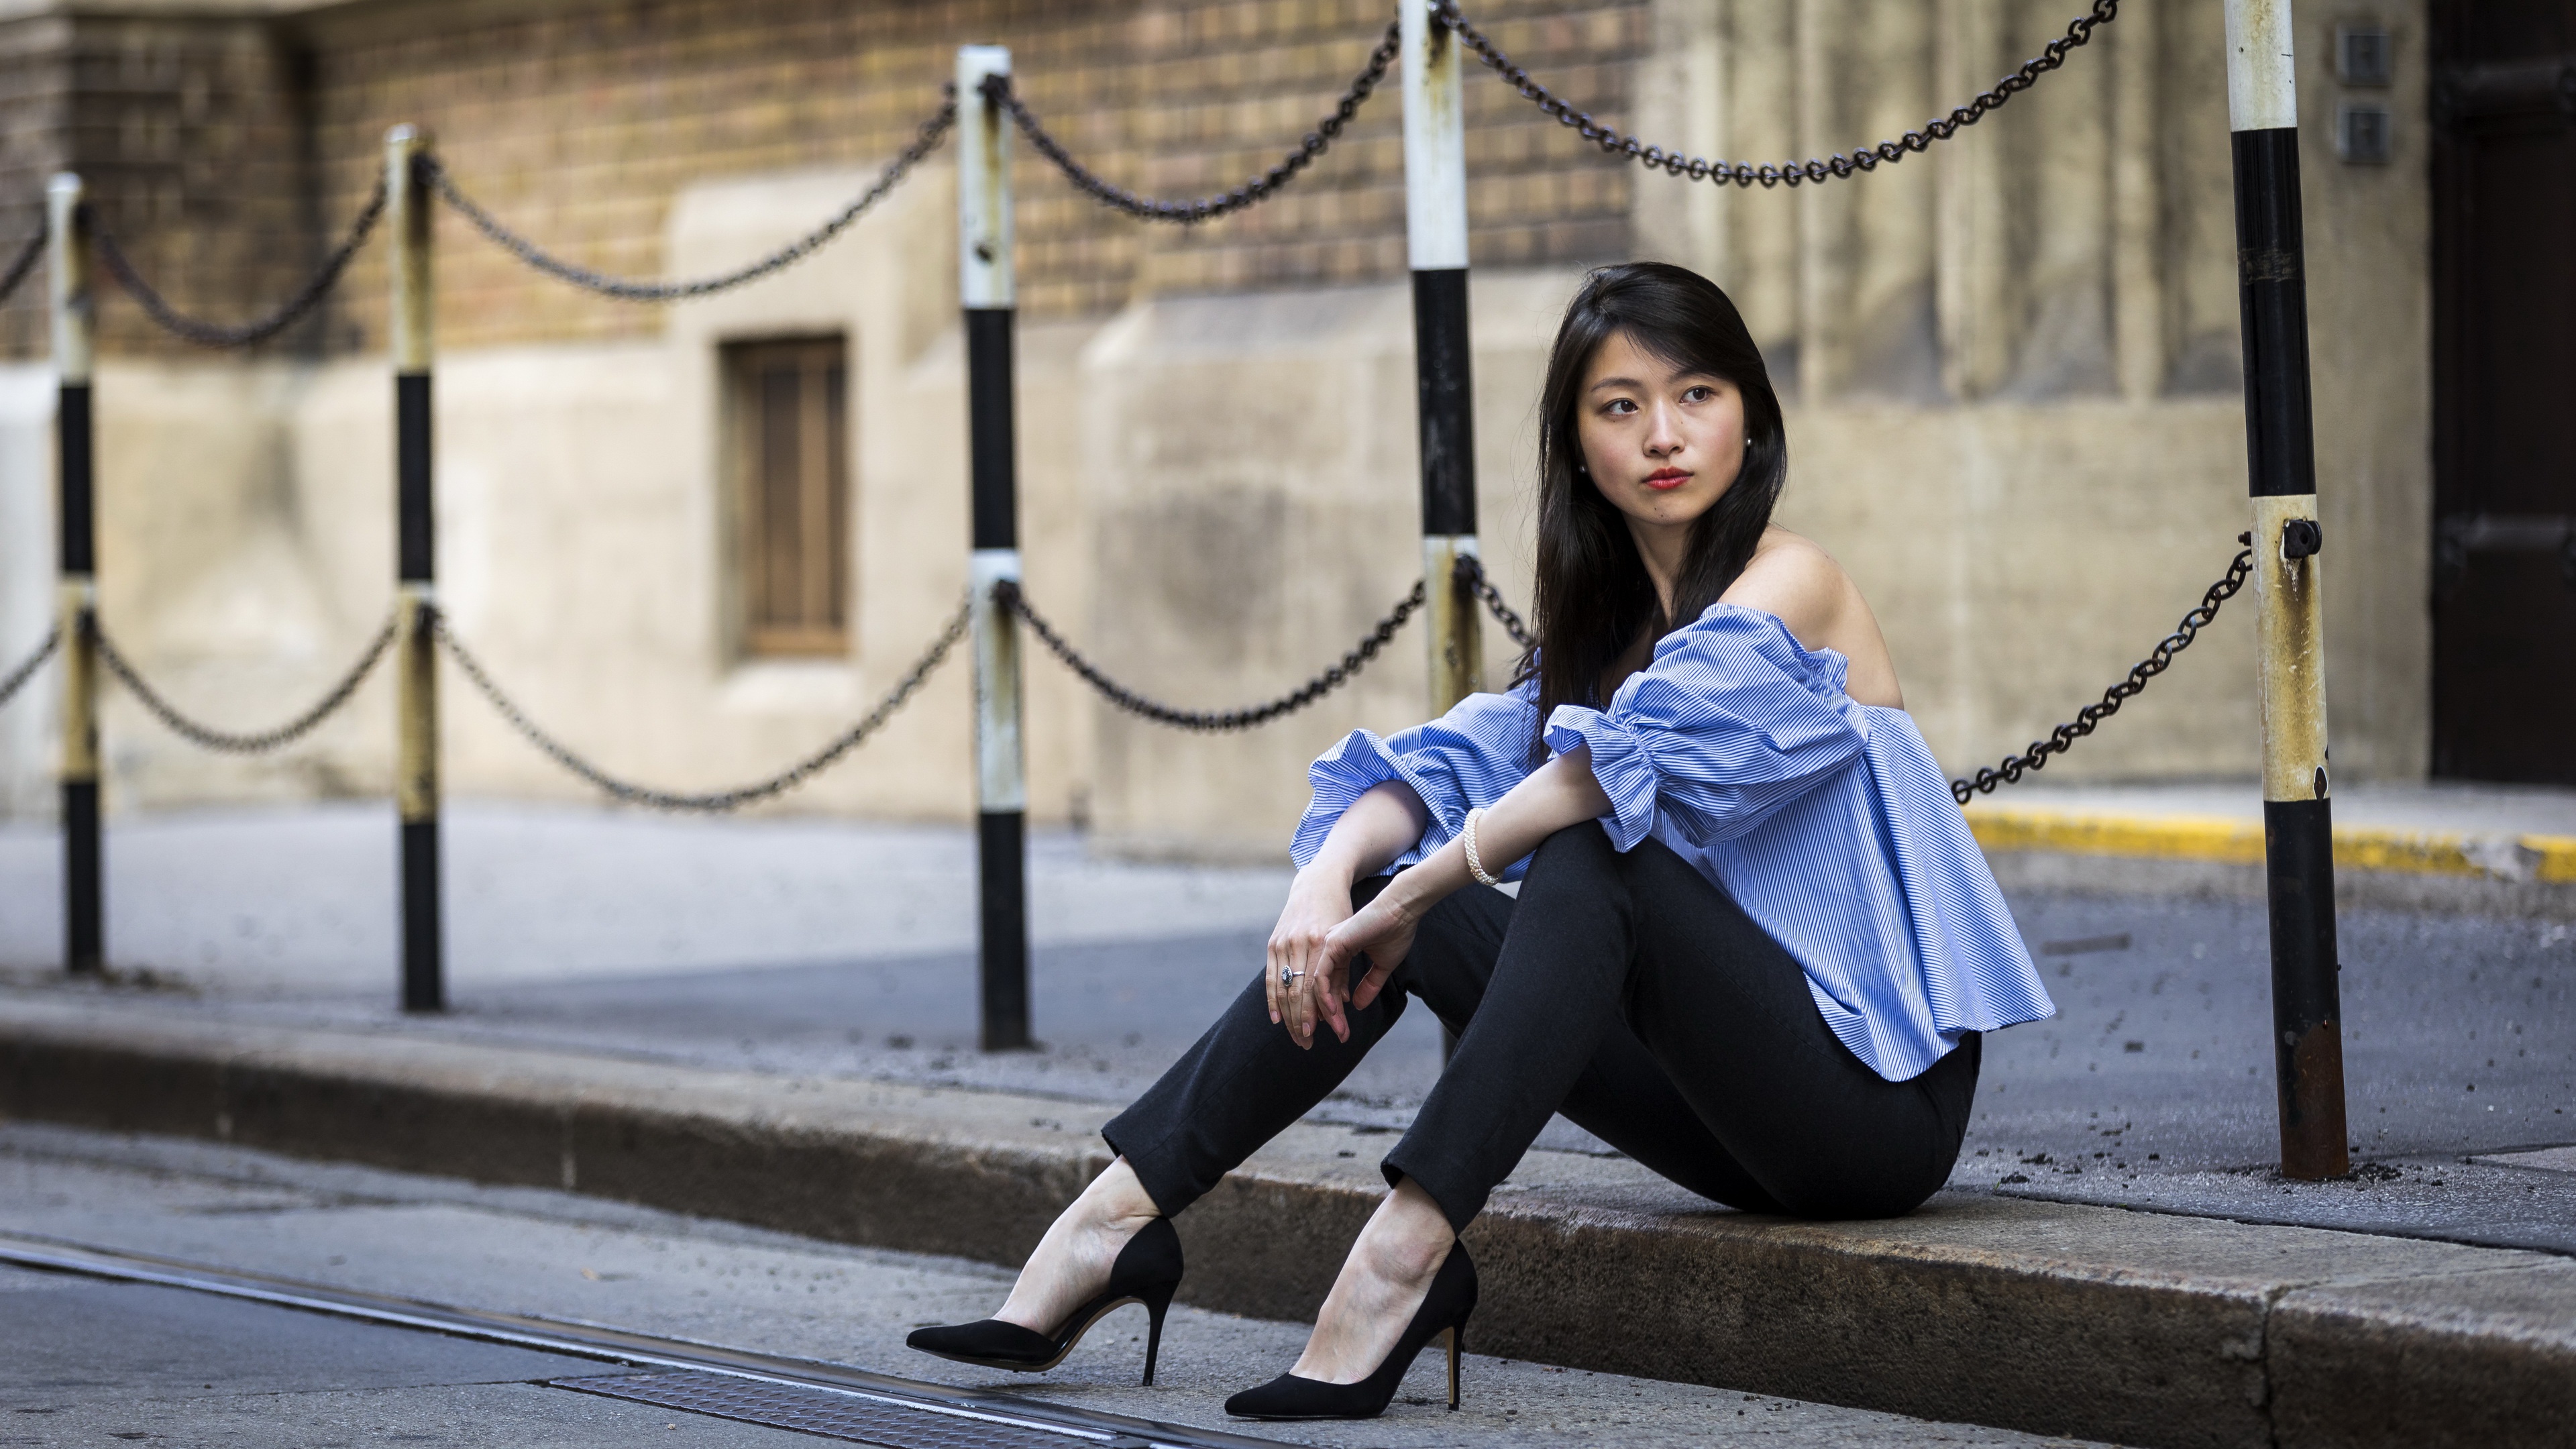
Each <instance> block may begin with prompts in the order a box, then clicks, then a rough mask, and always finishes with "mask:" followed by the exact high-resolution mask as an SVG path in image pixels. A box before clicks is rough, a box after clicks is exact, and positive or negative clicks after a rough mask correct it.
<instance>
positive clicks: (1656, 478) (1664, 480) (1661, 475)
mask: <svg viewBox="0 0 2576 1449" xmlns="http://www.w3.org/2000/svg"><path fill="white" fill-rule="evenodd" d="M1690 480H1691V475H1689V474H1688V473H1685V472H1683V471H1682V470H1681V469H1679V468H1657V469H1656V470H1655V471H1654V472H1652V473H1649V474H1647V475H1646V486H1647V487H1649V488H1652V489H1654V490H1655V491H1656V492H1658V493H1670V492H1671V491H1673V490H1674V489H1676V488H1679V487H1680V486H1682V485H1683V484H1685V483H1688V482H1689V481H1690Z"/></svg>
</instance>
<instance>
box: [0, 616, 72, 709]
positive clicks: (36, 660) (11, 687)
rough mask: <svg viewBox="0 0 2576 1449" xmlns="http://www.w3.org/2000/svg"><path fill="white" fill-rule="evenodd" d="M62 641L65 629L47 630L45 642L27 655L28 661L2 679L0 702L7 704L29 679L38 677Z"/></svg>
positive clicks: (24, 686) (0, 682) (0, 683)
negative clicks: (39, 671) (37, 672)
mask: <svg viewBox="0 0 2576 1449" xmlns="http://www.w3.org/2000/svg"><path fill="white" fill-rule="evenodd" d="M62 643H63V631H62V630H61V629H60V628H59V627H56V628H52V629H48V630H46V631H45V642H44V643H42V644H39V645H37V646H36V652H35V653H33V654H30V655H28V656H27V662H25V663H24V664H21V665H19V666H18V667H17V668H15V669H12V670H10V671H9V677H8V678H6V679H0V704H7V703H8V702H9V701H10V700H11V699H13V698H15V697H16V696H17V693H18V691H19V690H22V689H24V688H26V687H27V681H28V680H30V679H33V678H35V677H36V670H37V669H38V668H39V667H40V666H42V665H43V664H44V662H45V661H46V660H48V659H51V658H53V657H54V651H55V650H56V649H59V648H61V647H62Z"/></svg>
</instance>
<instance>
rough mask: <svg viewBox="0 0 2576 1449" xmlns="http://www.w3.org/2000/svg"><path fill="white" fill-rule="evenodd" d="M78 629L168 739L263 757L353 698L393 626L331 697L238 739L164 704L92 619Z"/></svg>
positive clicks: (389, 643) (391, 636)
mask: <svg viewBox="0 0 2576 1449" xmlns="http://www.w3.org/2000/svg"><path fill="white" fill-rule="evenodd" d="M82 627H84V628H86V629H87V630H88V631H89V636H90V639H91V641H92V642H93V643H95V644H97V645H98V657H99V661H100V662H101V663H103V664H105V665H106V666H107V672H108V673H110V674H113V675H115V676H116V678H117V682H118V683H120V684H123V685H124V686H125V687H126V688H127V689H128V690H129V691H131V692H132V693H133V695H134V697H135V698H136V699H137V700H140V701H141V702H142V704H143V707H144V708H145V709H147V710H149V711H151V712H152V717H153V718H154V719H157V720H159V721H161V723H163V724H165V725H168V726H169V727H170V729H171V731H172V732H173V733H175V734H177V735H178V736H179V737H180V738H182V739H184V740H187V741H188V742H189V743H191V744H195V745H202V746H204V747H205V748H207V749H210V750H215V751H218V752H220V753H222V754H227V755H257V754H264V753H266V752H268V751H270V750H274V749H278V748H280V747H282V746H285V745H290V744H293V743H294V742H295V741H297V740H299V739H302V738H303V737H304V736H306V735H308V734H311V733H312V732H313V730H314V727H315V726H317V725H319V724H321V723H322V721H324V720H326V719H328V718H330V717H331V715H332V713H333V712H334V711H335V710H337V709H339V707H340V706H342V705H344V704H347V703H348V702H349V696H351V695H353V694H355V693H357V692H358V685H359V684H360V683H361V682H363V681H364V680H365V679H366V677H367V675H368V674H369V673H370V672H371V671H373V670H374V669H375V667H376V661H377V660H379V659H382V658H384V657H385V651H386V650H387V649H390V648H392V647H393V642H394V621H393V620H392V619H390V618H388V619H387V620H385V626H384V627H383V628H381V629H379V630H377V631H376V637H375V639H374V640H373V641H372V642H370V643H369V644H368V645H367V652H365V653H364V654H361V655H359V656H358V662H357V663H356V664H354V665H352V666H350V668H349V672H348V673H347V674H345V675H342V676H341V677H340V682H339V683H337V684H335V685H333V686H331V689H330V692H329V693H327V694H325V695H323V696H322V699H321V702H320V703H318V704H315V705H314V706H313V707H312V708H311V709H308V710H306V711H305V712H304V713H302V714H299V715H297V716H296V717H295V718H293V719H291V720H288V721H287V722H286V723H284V724H282V725H279V726H278V727H277V728H275V729H270V730H259V731H256V732H252V733H241V734H237V733H234V732H233V731H231V730H221V729H217V728H215V727H214V726H212V725H208V724H200V723H199V722H197V721H196V720H192V719H190V718H188V717H187V716H186V715H183V714H181V713H180V712H179V709H178V706H176V705H174V704H172V703H170V701H169V700H167V699H164V698H163V697H162V696H161V692H160V691H159V690H156V689H154V688H153V687H152V686H151V685H149V684H147V683H145V682H144V679H143V676H142V674H141V673H139V672H138V671H137V670H136V669H135V667H134V665H133V662H132V661H130V660H128V659H127V658H126V657H125V654H124V651H122V650H120V649H118V648H117V647H116V644H115V642H114V641H112V640H110V639H109V638H108V636H107V631H106V630H105V629H103V628H101V627H99V623H98V619H97V616H96V615H91V616H88V617H87V618H85V619H84V620H83V621H82Z"/></svg>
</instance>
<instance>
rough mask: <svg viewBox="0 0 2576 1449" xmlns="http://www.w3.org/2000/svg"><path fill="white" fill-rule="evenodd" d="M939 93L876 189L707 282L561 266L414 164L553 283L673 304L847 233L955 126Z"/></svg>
mask: <svg viewBox="0 0 2576 1449" xmlns="http://www.w3.org/2000/svg"><path fill="white" fill-rule="evenodd" d="M942 94H943V95H945V97H946V99H945V100H944V101H942V102H941V104H940V107H939V109H938V110H937V111H936V112H934V113H933V114H932V115H931V117H930V119H929V120H927V121H924V122H922V123H921V130H920V132H919V134H917V135H915V136H914V137H913V140H912V144H911V145H909V146H906V147H904V148H903V151H902V153H901V154H900V155H898V156H896V157H895V158H894V160H892V161H891V162H888V163H887V164H886V168H885V170H884V171H882V172H879V173H878V175H877V179H876V184H875V185H873V186H870V187H869V188H868V189H867V190H866V191H863V192H861V193H860V194H859V197H858V199H857V200H855V201H853V202H851V203H850V204H849V205H847V206H844V207H842V208H841V209H840V211H839V212H838V213H836V214H835V215H834V216H833V217H832V218H831V219H830V220H829V221H826V222H824V223H823V224H822V225H821V226H818V227H816V228H815V229H814V230H812V231H810V232H807V233H806V234H805V235H803V236H801V237H798V238H797V239H796V240H794V241H792V242H789V243H788V244H787V245H785V246H783V247H780V248H779V249H778V250H777V251H774V252H771V253H770V254H769V255H767V256H765V257H762V258H761V259H759V260H758V261H755V262H751V263H749V264H747V265H745V266H741V267H737V268H735V269H734V270H732V271H730V272H724V273H720V274H718V275H716V276H712V277H700V278H698V279H697V280H695V281H688V282H639V281H636V280H634V279H632V278H629V277H615V276H610V275H609V274H608V273H606V272H595V271H592V270H591V269H590V268H588V267H584V266H579V265H576V264H575V263H572V262H568V261H565V260H564V259H563V258H561V257H558V256H556V255H554V254H553V253H551V252H548V251H546V250H545V249H544V248H542V247H540V246H538V245H537V244H536V243H535V242H533V241H531V240H529V239H528V238H527V237H525V236H522V235H520V234H519V233H518V232H515V231H512V230H511V229H510V228H509V227H507V226H505V225H503V224H502V222H501V219H500V218H499V217H496V216H494V215H493V214H492V213H490V212H488V211H485V210H484V209H483V207H482V204H481V203H479V202H477V201H475V200H474V198H472V197H470V196H468V195H466V194H465V192H464V191H463V190H462V189H460V188H459V187H458V186H457V184H456V178H455V177H453V176H450V175H449V174H448V172H447V168H446V166H444V165H442V164H441V163H440V162H439V160H438V158H437V157H435V156H421V157H419V158H417V159H416V160H415V161H414V162H413V164H414V165H415V166H418V167H420V168H421V175H422V178H423V179H424V180H426V181H427V182H428V183H429V184H430V185H431V186H432V187H434V188H436V189H437V192H438V195H439V199H440V200H442V201H444V202H446V203H447V204H448V205H449V206H452V207H454V208H456V210H457V211H458V212H459V213H461V214H462V215H463V216H464V217H465V219H466V220H467V221H470V222H472V223H474V229H475V230H477V231H479V232H481V233H483V235H485V236H487V237H489V238H491V239H492V240H493V241H494V242H495V243H497V244H498V245H499V246H500V247H501V249H502V250H503V251H506V252H508V253H509V254H510V255H512V256H514V257H517V258H518V259H519V260H520V261H522V262H525V263H527V264H528V265H529V266H531V267H534V268H536V269H537V270H538V271H540V272H543V273H545V274H546V275H548V276H550V277H554V278H557V279H558V280H561V281H566V282H570V283H572V284H573V285H574V286H576V287H579V288H582V289H583V290H584V291H589V292H596V293H598V294H599V295H600V296H603V297H611V298H614V299H616V300H617V301H620V302H673V301H678V300H679V299H681V298H683V297H704V296H709V295H711V294H713V293H716V292H722V291H727V290H730V289H732V288H735V287H739V286H741V285H743V284H744V283H746V282H756V281H758V280H760V279H761V278H762V277H765V276H768V275H769V274H770V273H772V272H776V271H780V270H783V269H785V268H787V267H789V266H793V265H794V264H795V263H797V262H799V261H802V260H804V259H805V258H806V257H807V256H809V255H811V254H812V253H813V252H814V251H815V250H816V249H818V248H820V247H821V246H822V245H823V244H824V243H825V242H828V241H830V240H831V239H832V238H834V237H836V236H839V235H840V234H841V233H842V232H843V231H844V230H847V229H848V227H849V225H850V224H851V223H852V222H855V221H857V220H858V219H859V218H860V216H862V215H864V214H865V213H866V212H867V210H868V208H870V207H872V206H874V205H876V204H877V203H878V202H879V201H881V200H883V199H884V198H885V195H886V193H888V192H890V191H892V190H894V188H895V183H897V182H899V181H901V180H903V178H904V177H905V175H907V174H908V173H910V172H911V170H912V168H913V167H915V166H918V165H920V164H921V162H922V160H923V159H924V158H925V157H927V156H929V155H930V153H931V152H933V151H935V150H937V149H939V142H940V140H941V139H942V138H943V137H945V136H946V135H947V134H948V128H949V127H950V126H952V125H955V124H956V122H957V88H956V86H954V85H949V86H947V87H944V88H943V91H942Z"/></svg>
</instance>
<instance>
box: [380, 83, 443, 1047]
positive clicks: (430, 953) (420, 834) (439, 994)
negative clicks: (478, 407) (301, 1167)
mask: <svg viewBox="0 0 2576 1449" xmlns="http://www.w3.org/2000/svg"><path fill="white" fill-rule="evenodd" d="M428 151H429V134H428V133H427V132H425V131H422V130H420V129H419V128H418V127H414V126H396V127H394V128H393V129H392V130H390V131H387V132H386V133H385V211H386V215H385V223H386V230H387V234H388V235H389V237H390V238H391V241H392V247H393V250H392V253H391V255H390V257H389V258H388V260H387V263H386V268H385V270H386V272H387V274H388V275H389V277H390V278H391V281H392V286H393V295H392V299H391V308H390V311H389V314H388V324H387V325H388V328H389V331H390V335H389V337H388V339H387V341H388V343H389V346H390V350H391V352H392V354H393V366H394V592H395V604H394V609H395V614H394V656H393V664H394V718H395V725H394V813H395V815H396V817H397V818H398V819H399V820H400V821H401V826H400V829H401V832H402V1004H403V1010H405V1011H444V1010H446V1009H447V976H446V963H445V946H444V943H443V940H442V933H441V931H440V920H439V883H438V877H439V871H438V855H439V852H438V652H437V645H438V641H437V638H436V636H435V634H434V633H433V631H432V619H433V610H434V609H435V607H436V601H435V599H434V597H433V596H432V593H431V584H432V581H433V580H434V579H435V578H436V576H437V570H436V567H435V565H436V562H437V556H436V550H435V548H434V544H435V542H436V535H435V531H434V530H435V527H436V523H437V515H436V513H435V511H434V509H433V507H432V500H431V495H430V486H429V464H430V430H429V366H430V350H431V340H432V333H431V327H432V324H433V322H434V321H435V319H436V307H437V299H436V294H435V293H434V292H433V291H432V289H431V276H430V250H429V247H430V235H431V225H430V223H431V221H432V215H431V212H430V193H429V187H428V186H427V185H426V184H424V182H423V179H422V177H421V176H420V174H419V169H418V168H417V167H416V166H415V165H414V164H413V162H414V161H415V160H417V159H418V158H419V157H421V156H424V155H426V154H428Z"/></svg>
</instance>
